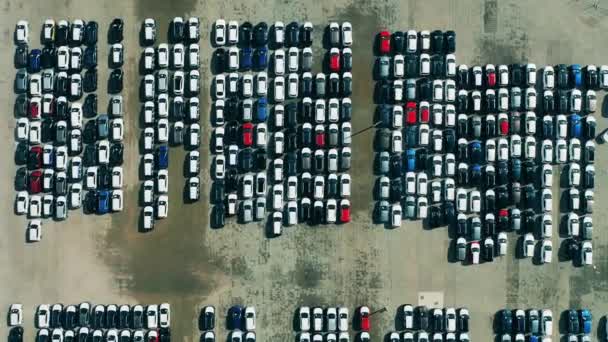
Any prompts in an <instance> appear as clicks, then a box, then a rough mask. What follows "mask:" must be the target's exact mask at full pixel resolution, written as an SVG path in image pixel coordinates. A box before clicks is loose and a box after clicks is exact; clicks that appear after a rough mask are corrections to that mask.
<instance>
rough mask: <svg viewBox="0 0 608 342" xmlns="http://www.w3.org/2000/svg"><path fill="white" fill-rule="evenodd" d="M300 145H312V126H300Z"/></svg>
mask: <svg viewBox="0 0 608 342" xmlns="http://www.w3.org/2000/svg"><path fill="white" fill-rule="evenodd" d="M300 145H301V146H302V147H310V146H311V145H312V128H311V127H304V125H302V126H300Z"/></svg>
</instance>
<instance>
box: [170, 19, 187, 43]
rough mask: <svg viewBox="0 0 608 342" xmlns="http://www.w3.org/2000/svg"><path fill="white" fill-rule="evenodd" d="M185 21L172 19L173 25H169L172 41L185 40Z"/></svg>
mask: <svg viewBox="0 0 608 342" xmlns="http://www.w3.org/2000/svg"><path fill="white" fill-rule="evenodd" d="M184 26H185V25H184V22H183V21H181V20H179V21H176V20H172V21H171V26H170V27H169V32H170V34H169V37H170V39H171V42H173V43H174V44H175V43H180V42H182V41H183V40H184V36H185V32H184V31H185V27H184Z"/></svg>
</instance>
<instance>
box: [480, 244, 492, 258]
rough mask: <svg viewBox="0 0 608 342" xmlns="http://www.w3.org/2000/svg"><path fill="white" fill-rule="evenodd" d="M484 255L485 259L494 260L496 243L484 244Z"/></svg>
mask: <svg viewBox="0 0 608 342" xmlns="http://www.w3.org/2000/svg"><path fill="white" fill-rule="evenodd" d="M483 257H484V260H485V261H488V262H492V261H494V244H493V243H488V244H485V243H484V245H483Z"/></svg>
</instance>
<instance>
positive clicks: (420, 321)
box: [415, 306, 429, 330]
mask: <svg viewBox="0 0 608 342" xmlns="http://www.w3.org/2000/svg"><path fill="white" fill-rule="evenodd" d="M415 313H416V316H415V317H416V326H417V327H418V329H419V330H427V329H428V328H429V314H428V309H427V308H426V306H418V307H416V312H415Z"/></svg>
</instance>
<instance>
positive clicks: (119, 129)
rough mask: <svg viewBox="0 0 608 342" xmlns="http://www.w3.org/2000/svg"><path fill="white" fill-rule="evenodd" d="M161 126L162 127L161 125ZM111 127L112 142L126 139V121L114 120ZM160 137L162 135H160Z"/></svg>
mask: <svg viewBox="0 0 608 342" xmlns="http://www.w3.org/2000/svg"><path fill="white" fill-rule="evenodd" d="M159 126H160V125H159ZM110 127H111V129H112V131H111V132H112V134H111V135H110V138H111V139H112V141H115V142H116V141H122V140H123V138H124V121H123V119H120V118H119V119H114V120H112V121H111V122H110ZM159 137H160V135H159Z"/></svg>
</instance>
